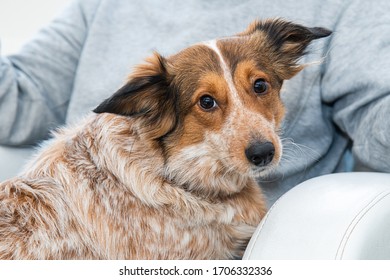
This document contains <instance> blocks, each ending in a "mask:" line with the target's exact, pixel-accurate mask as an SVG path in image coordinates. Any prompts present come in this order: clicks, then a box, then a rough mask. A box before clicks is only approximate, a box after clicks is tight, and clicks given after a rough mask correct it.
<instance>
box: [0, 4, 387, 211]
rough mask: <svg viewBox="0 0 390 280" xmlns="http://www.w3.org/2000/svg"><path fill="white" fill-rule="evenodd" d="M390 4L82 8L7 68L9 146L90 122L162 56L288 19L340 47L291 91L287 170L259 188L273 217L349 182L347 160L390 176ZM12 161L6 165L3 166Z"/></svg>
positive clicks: (312, 53)
mask: <svg viewBox="0 0 390 280" xmlns="http://www.w3.org/2000/svg"><path fill="white" fill-rule="evenodd" d="M389 10H390V2H389V1H387V0H377V1H363V0H349V1H342V0H317V1H313V0H304V1H285V0H272V1H271V0H240V1H233V0H231V1H208V0H188V1H180V0H170V1H159V0H147V1H118V0H75V1H73V2H72V3H71V4H70V5H69V6H68V8H67V9H65V11H64V12H63V13H62V14H61V15H60V16H59V17H57V18H56V19H55V20H54V21H52V22H51V23H50V24H49V25H48V26H47V27H46V28H44V29H43V30H41V31H40V32H39V33H38V34H37V35H36V36H35V38H34V39H32V40H31V41H30V42H29V43H27V44H26V45H25V46H24V47H23V48H22V50H21V51H20V52H19V53H17V54H15V55H12V56H8V57H1V61H0V63H1V64H0V127H1V129H0V144H3V145H11V146H12V145H13V146H17V145H26V144H34V143H37V142H39V141H41V140H43V139H46V138H47V137H48V135H49V131H50V130H52V129H54V128H55V127H58V126H60V125H63V124H65V123H66V124H68V123H74V122H76V121H77V120H78V119H80V118H81V117H83V116H84V115H85V114H88V113H90V112H91V110H92V109H93V108H95V107H96V106H97V105H98V104H99V103H100V102H101V101H102V100H103V99H105V98H107V97H108V96H110V95H111V94H112V93H113V92H114V91H116V89H118V88H119V87H120V86H121V85H122V84H123V83H124V81H125V79H126V76H127V75H128V74H129V72H130V71H131V69H132V67H133V66H134V65H136V64H138V63H140V62H142V60H143V59H144V58H145V57H147V56H148V55H150V54H151V53H152V51H154V50H157V51H158V52H159V53H161V54H162V55H164V56H169V54H174V53H175V52H177V51H178V50H180V49H182V48H184V47H186V46H189V45H191V44H193V43H196V42H199V41H207V40H210V39H214V38H218V37H223V36H231V35H233V34H236V33H239V32H241V31H243V30H244V29H245V28H246V26H247V25H248V24H249V23H250V22H252V21H253V20H255V19H264V18H273V17H281V18H284V19H287V20H291V21H294V22H297V23H300V24H303V25H305V26H322V27H325V28H328V29H330V30H332V31H333V35H332V36H331V37H330V38H328V39H324V40H318V42H316V43H314V44H312V45H311V47H310V50H309V52H308V55H307V56H305V58H304V59H303V61H302V63H307V64H308V67H306V68H305V70H304V71H302V72H301V73H300V74H298V75H297V76H296V77H294V78H293V79H291V80H289V81H287V82H285V84H284V88H283V92H282V99H283V101H284V103H285V105H286V108H287V114H286V117H285V121H284V124H283V129H282V138H283V144H284V156H283V159H282V162H281V165H280V167H279V168H278V169H277V171H276V172H274V173H273V174H271V175H270V176H269V177H267V178H262V179H259V182H260V184H261V186H262V188H263V189H264V192H265V194H266V196H267V199H268V202H269V205H272V203H274V201H275V200H276V199H277V198H278V197H280V196H281V195H282V194H283V193H285V192H286V191H287V190H289V189H290V188H292V187H294V186H296V185H297V184H298V183H300V182H302V181H304V180H307V179H309V178H312V177H316V176H319V175H322V174H327V173H333V172H340V171H345V170H346V164H345V161H344V159H345V154H346V153H347V151H348V150H352V153H353V156H354V158H355V159H356V160H358V161H359V162H362V163H363V164H364V165H366V166H368V167H369V168H371V169H373V170H376V171H380V172H390V140H389V139H390V122H389V116H390V94H389V92H390V79H389V77H388V75H389V74H388V73H389V71H390V32H389V31H390V14H389V13H388V11H389ZM2 160H5V159H2Z"/></svg>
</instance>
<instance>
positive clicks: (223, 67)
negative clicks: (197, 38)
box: [204, 40, 241, 103]
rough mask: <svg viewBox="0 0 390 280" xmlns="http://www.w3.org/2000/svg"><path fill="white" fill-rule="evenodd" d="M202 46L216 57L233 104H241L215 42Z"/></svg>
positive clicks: (230, 75)
mask: <svg viewBox="0 0 390 280" xmlns="http://www.w3.org/2000/svg"><path fill="white" fill-rule="evenodd" d="M204 44H205V45H206V46H207V47H209V48H210V49H212V50H213V51H214V52H215V53H216V54H217V55H218V58H219V62H220V65H221V68H222V71H223V76H224V78H225V80H226V83H227V85H228V87H229V90H230V92H231V93H232V95H233V97H234V99H235V102H236V103H241V100H240V97H239V95H238V91H237V89H236V86H235V85H234V82H233V76H232V74H231V72H230V70H229V67H228V66H227V64H226V62H225V59H224V58H223V56H222V53H221V51H220V50H219V48H218V46H217V40H212V41H208V42H205V43H204Z"/></svg>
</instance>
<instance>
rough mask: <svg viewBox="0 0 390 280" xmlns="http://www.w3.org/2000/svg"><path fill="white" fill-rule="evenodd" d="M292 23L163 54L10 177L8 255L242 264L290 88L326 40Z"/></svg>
mask: <svg viewBox="0 0 390 280" xmlns="http://www.w3.org/2000/svg"><path fill="white" fill-rule="evenodd" d="M330 34H331V32H330V31H329V30H327V29H325V28H320V27H314V28H308V27H305V26H302V25H298V24H295V23H292V22H288V21H286V20H283V19H268V20H263V21H255V22H254V23H252V24H251V25H250V26H249V27H248V28H247V29H246V30H245V31H244V32H242V33H239V34H236V35H234V36H231V37H224V38H219V39H216V40H213V41H209V42H204V43H199V44H195V45H193V46H190V47H188V48H186V49H184V50H183V51H181V52H179V53H177V54H174V55H171V56H169V57H163V56H162V55H160V54H158V53H154V54H153V55H152V56H151V57H149V58H147V59H146V60H145V62H144V63H143V64H141V65H139V66H137V67H136V69H135V70H134V71H133V73H132V74H131V75H130V76H129V78H128V80H127V82H126V83H125V84H124V86H123V87H122V88H120V89H119V90H118V91H117V92H116V93H114V94H113V95H112V96H111V97H109V98H108V99H106V100H104V101H103V102H102V103H101V104H100V105H99V106H97V107H96V109H95V110H94V112H93V113H90V114H89V115H88V116H87V117H85V119H84V120H83V121H81V122H80V123H79V124H78V125H74V126H72V127H65V128H62V129H59V130H58V131H56V132H54V133H53V138H52V139H51V140H48V142H47V143H46V144H44V147H43V148H42V149H41V151H40V152H39V153H38V155H37V156H36V157H35V159H34V160H33V161H32V162H31V163H30V164H29V165H28V166H27V168H26V171H25V172H23V173H22V175H20V176H19V177H17V178H14V179H10V180H8V181H6V182H4V183H2V184H1V185H0V259H235V258H240V257H242V255H243V252H244V250H245V247H246V245H247V243H248V241H249V239H250V238H251V235H252V234H253V232H254V230H255V228H256V226H257V225H258V224H259V222H260V221H261V219H262V217H263V216H264V214H265V212H266V205H265V200H264V197H263V194H262V192H261V189H260V187H259V186H258V185H257V183H256V178H257V177H259V176H263V175H265V174H267V173H269V172H271V171H272V170H273V169H275V167H276V166H277V165H278V162H279V161H280V158H281V155H282V145H281V141H280V138H279V136H278V134H279V133H280V124H281V121H282V119H283V115H284V106H283V104H282V102H281V99H280V89H281V86H282V84H283V81H284V80H287V79H290V78H292V77H293V76H294V75H296V74H297V73H298V72H299V71H300V70H301V69H303V67H304V66H303V65H301V64H300V63H299V60H300V58H301V57H302V56H303V55H304V53H305V50H306V48H307V46H308V45H309V44H310V42H312V41H313V40H315V39H319V38H323V37H327V36H329V35H330Z"/></svg>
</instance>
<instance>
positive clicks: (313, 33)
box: [239, 19, 332, 79]
mask: <svg viewBox="0 0 390 280" xmlns="http://www.w3.org/2000/svg"><path fill="white" fill-rule="evenodd" d="M258 31H260V32H261V33H262V34H265V35H266V40H267V42H268V45H269V46H270V47H271V49H272V50H273V54H272V58H273V61H274V62H275V63H276V65H275V66H276V71H278V72H279V73H277V74H279V76H280V77H281V78H282V79H290V78H291V77H293V76H294V75H295V74H297V73H298V72H299V71H300V70H302V69H303V68H304V66H302V65H298V60H299V59H300V58H301V57H302V56H303V55H304V54H305V50H306V48H307V46H308V45H309V44H310V43H311V42H312V41H313V40H316V39H319V38H323V37H327V36H329V35H330V34H332V32H331V31H330V30H328V29H326V28H322V27H313V28H309V27H305V26H302V25H299V24H295V23H292V22H288V21H285V20H283V19H269V20H265V21H255V22H253V23H252V24H251V25H250V26H249V27H248V28H247V30H246V31H244V32H243V33H240V34H239V35H254V34H256V32H258Z"/></svg>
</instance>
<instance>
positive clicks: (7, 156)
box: [0, 146, 34, 182]
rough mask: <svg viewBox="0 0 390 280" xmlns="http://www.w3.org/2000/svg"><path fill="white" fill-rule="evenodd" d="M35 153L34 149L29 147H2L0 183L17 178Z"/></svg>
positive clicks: (0, 153) (0, 154)
mask: <svg viewBox="0 0 390 280" xmlns="http://www.w3.org/2000/svg"><path fill="white" fill-rule="evenodd" d="M33 152H34V149H33V148H29V147H23V148H19V147H18V148H13V147H5V146H0V182H2V181H4V180H6V179H9V178H11V177H13V176H16V175H17V174H18V173H19V172H20V171H21V169H22V167H23V165H24V164H25V163H26V162H27V160H28V159H29V158H30V157H31V155H32V154H33Z"/></svg>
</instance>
